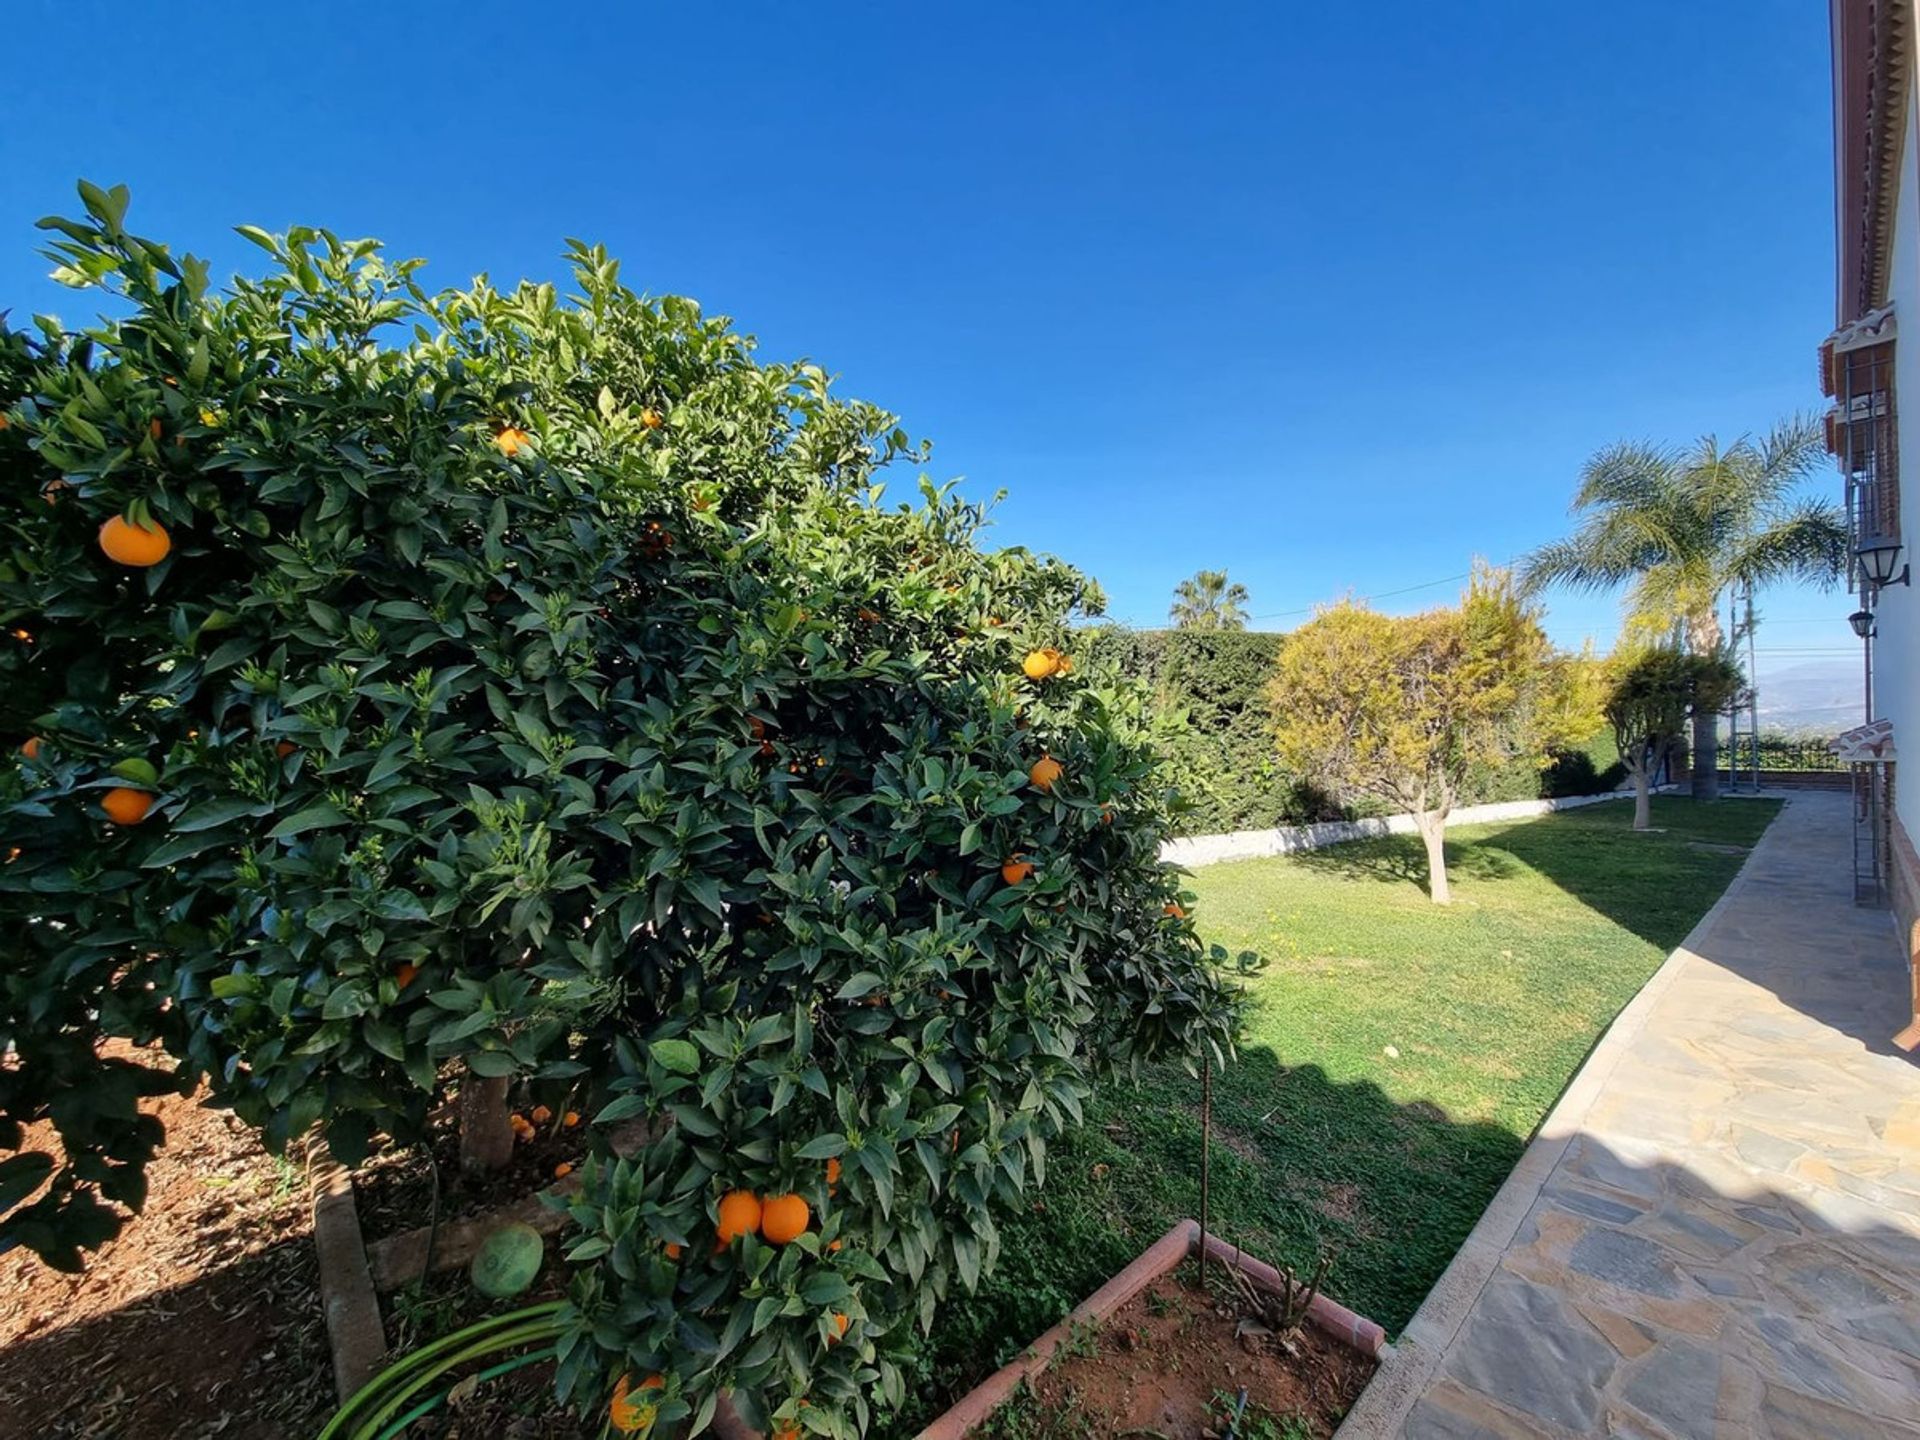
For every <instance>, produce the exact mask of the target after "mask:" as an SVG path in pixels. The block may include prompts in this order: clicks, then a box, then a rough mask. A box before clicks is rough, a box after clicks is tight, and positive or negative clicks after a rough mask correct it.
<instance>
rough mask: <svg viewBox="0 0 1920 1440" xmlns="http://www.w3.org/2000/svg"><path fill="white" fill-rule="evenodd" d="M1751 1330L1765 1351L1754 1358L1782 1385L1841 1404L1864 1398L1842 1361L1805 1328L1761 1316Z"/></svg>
mask: <svg viewBox="0 0 1920 1440" xmlns="http://www.w3.org/2000/svg"><path fill="white" fill-rule="evenodd" d="M1752 1330H1753V1333H1754V1334H1755V1335H1757V1336H1758V1337H1759V1339H1760V1342H1761V1345H1762V1347H1764V1349H1765V1351H1766V1354H1765V1355H1764V1356H1761V1355H1756V1356H1755V1359H1756V1360H1757V1361H1759V1362H1760V1363H1761V1365H1762V1368H1764V1369H1766V1370H1767V1371H1768V1373H1769V1374H1772V1375H1773V1376H1775V1377H1776V1378H1777V1379H1779V1380H1780V1381H1781V1382H1782V1383H1783V1384H1786V1385H1790V1386H1792V1387H1793V1388H1794V1389H1796V1390H1801V1391H1805V1392H1806V1393H1807V1394H1810V1395H1818V1396H1821V1397H1822V1398H1824V1399H1827V1400H1835V1401H1840V1402H1842V1403H1856V1404H1857V1403H1858V1402H1859V1401H1860V1400H1861V1399H1862V1398H1863V1397H1862V1396H1861V1395H1860V1394H1859V1392H1858V1390H1857V1388H1856V1386H1855V1385H1854V1384H1853V1382H1852V1381H1851V1379H1850V1378H1849V1377H1848V1375H1847V1374H1846V1373H1845V1371H1844V1370H1843V1369H1842V1368H1841V1364H1840V1362H1839V1361H1838V1360H1837V1359H1835V1357H1833V1356H1831V1355H1829V1354H1827V1353H1826V1351H1825V1349H1824V1348H1823V1347H1822V1346H1821V1345H1820V1344H1819V1343H1818V1341H1817V1339H1816V1338H1815V1337H1814V1336H1813V1335H1812V1334H1811V1332H1810V1331H1809V1330H1807V1329H1806V1328H1804V1327H1803V1326H1801V1325H1799V1324H1796V1323H1795V1322H1794V1321H1792V1320H1789V1319H1788V1318H1787V1317H1786V1316H1784V1315H1761V1316H1758V1317H1756V1318H1755V1319H1754V1321H1753V1322H1752Z"/></svg>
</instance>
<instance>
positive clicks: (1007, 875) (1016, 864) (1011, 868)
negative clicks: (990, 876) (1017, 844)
mask: <svg viewBox="0 0 1920 1440" xmlns="http://www.w3.org/2000/svg"><path fill="white" fill-rule="evenodd" d="M1031 874H1033V866H1032V865H1031V864H1030V863H1029V862H1028V861H1027V859H1026V857H1025V856H1022V855H1016V856H1014V857H1013V858H1012V859H1011V860H1009V861H1007V863H1006V864H1004V865H1002V866H1001V867H1000V878H1001V879H1002V880H1004V881H1005V882H1006V883H1007V884H1009V885H1018V884H1019V883H1020V882H1021V881H1023V880H1025V879H1026V878H1027V877H1028V876H1029V875H1031Z"/></svg>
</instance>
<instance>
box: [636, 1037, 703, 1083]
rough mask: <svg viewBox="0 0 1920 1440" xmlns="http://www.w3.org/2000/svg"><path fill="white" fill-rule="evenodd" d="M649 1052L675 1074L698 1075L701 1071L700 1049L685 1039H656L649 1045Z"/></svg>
mask: <svg viewBox="0 0 1920 1440" xmlns="http://www.w3.org/2000/svg"><path fill="white" fill-rule="evenodd" d="M647 1054H648V1055H649V1056H650V1057H651V1058H652V1059H653V1061H654V1062H655V1063H656V1064H657V1065H659V1067H660V1068H661V1069H662V1070H666V1071H669V1072H671V1073H672V1074H675V1075H697V1074H699V1073H700V1051H699V1050H698V1049H697V1048H696V1047H695V1046H694V1045H692V1044H691V1043H690V1042H688V1041H685V1040H656V1041H654V1042H653V1044H651V1045H649V1046H648V1047H647Z"/></svg>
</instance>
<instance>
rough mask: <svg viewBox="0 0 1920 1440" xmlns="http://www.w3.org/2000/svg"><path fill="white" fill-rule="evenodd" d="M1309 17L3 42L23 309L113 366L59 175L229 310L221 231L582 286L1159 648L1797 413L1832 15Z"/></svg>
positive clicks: (1827, 602)
mask: <svg viewBox="0 0 1920 1440" xmlns="http://www.w3.org/2000/svg"><path fill="white" fill-rule="evenodd" d="M1315 9H1316V10H1317V11H1318V12H1319V13H1314V14H1309V13H1307V7H1305V6H1297V5H1277V4H1272V3H1270V0H1269V3H1264V4H1245V5H1204V4H1203V5H1191V6H1183V7H1174V6H1168V5H1148V4H1144V3H1140V4H1132V3H1115V0H1109V3H1104V4H1088V5H1068V4H1053V5H1045V6H1031V5H1018V6H1016V5H1011V4H1007V5H1002V4H986V3H977V4H969V5H965V6H957V5H956V6H919V5H914V6H908V5H895V4H879V3H875V4H868V5H839V4H831V3H823V4H818V5H812V6H807V7H795V6H793V5H778V6H776V5H771V4H759V3H753V0H734V3H731V4H728V5H725V6H718V5H715V6H703V5H689V4H679V5H672V6H667V5H654V4H630V5H622V6H612V5H609V6H602V7H589V9H588V10H578V9H576V10H572V11H566V10H560V9H542V8H539V7H527V6H524V5H522V6H508V5H503V4H493V3H481V0H469V3H462V4H458V5H455V4H430V3H421V0H409V3H407V4H401V5H365V4H352V3H338V4H334V5H331V6H328V7H326V8H325V10H324V11H310V12H299V13H298V14H296V13H295V12H292V11H288V10H285V9H284V8H282V7H277V6H270V5H231V6H221V5H212V4H208V5H198V6H192V7H176V8H169V9H166V10H164V11H162V10H155V9H153V8H152V7H151V6H146V5H136V4H118V5H115V4H88V5H84V6H81V5H72V4H67V3H53V0H24V3H23V0H14V5H13V7H12V12H13V13H12V14H11V18H10V26H9V30H10V37H11V40H12V44H13V54H12V56H11V57H10V58H11V60H12V64H11V65H10V66H9V67H8V68H9V71H10V82H11V83H9V84H8V85H6V86H5V87H4V88H0V175H4V176H5V180H4V183H0V307H11V308H13V309H14V310H15V311H16V313H18V314H24V313H26V312H29V311H32V310H38V309H53V310H55V311H56V312H57V313H60V314H62V315H63V316H65V317H66V318H67V319H69V320H70V321H77V320H80V319H82V318H85V317H86V314H87V312H88V305H87V302H86V301H85V300H84V299H83V297H78V296H75V295H73V294H72V293H71V292H66V291H62V290H60V289H59V288H58V287H56V286H53V285H52V284H51V283H50V282H48V281H47V280H46V279H45V278H44V276H45V270H46V268H47V267H46V264H45V263H44V262H43V261H42V260H41V259H40V258H39V257H38V256H37V254H36V253H35V251H36V247H37V245H38V244H39V242H40V237H39V236H38V234H37V233H36V232H35V231H34V230H33V229H32V223H33V221H34V220H35V219H36V218H37V217H39V216H40V215H43V214H46V213H48V212H59V213H70V212H71V211H73V210H74V209H75V208H76V206H77V202H76V201H75V200H74V198H73V191H72V185H73V180H74V178H75V177H76V176H79V175H85V176H87V177H88V178H91V179H94V180H97V181H99V182H101V183H103V184H110V183H116V182H124V183H126V184H128V185H130V186H131V187H132V189H133V192H134V208H133V214H132V222H133V224H134V225H135V228H137V229H139V230H140V231H141V232H142V233H144V234H147V235H150V236H152V237H154V238H157V239H162V240H166V241H168V242H169V243H171V244H173V245H174V246H175V247H176V248H187V249H192V250H195V251H196V252H198V253H200V254H203V255H207V256H209V257H210V258H211V259H212V260H213V261H214V262H215V268H216V273H222V272H224V271H227V270H231V269H232V268H234V267H235V266H239V265H245V264H250V263H251V259H250V256H252V255H253V253H254V252H252V251H251V249H250V247H248V246H246V245H245V244H244V242H241V241H239V240H238V239H237V238H235V237H234V236H233V235H232V234H231V231H230V229H229V227H230V226H231V225H233V224H236V223H240V222H251V223H257V224H261V225H265V226H267V227H268V228H272V229H281V228H284V227H285V226H286V225H288V224H292V223H300V222H304V223H313V224H322V225H326V226H328V227H330V228H332V229H335V230H337V231H341V232H343V233H348V234H356V235H359V234H372V235H378V236H381V237H383V238H384V239H385V240H387V241H388V242H389V243H390V245H391V246H392V248H393V249H394V250H396V251H398V252H400V253H404V254H409V255H425V256H427V257H429V258H430V260H431V262H432V264H431V266H430V268H429V270H428V272H427V275H428V279H429V280H430V281H434V280H437V281H439V282H441V283H446V284H453V283H458V282H462V281H464V280H465V279H467V278H468V277H470V276H471V275H472V274H474V273H476V272H479V271H482V270H485V271H489V272H491V273H492V275H493V276H494V277H495V279H496V280H497V281H505V280H509V279H512V278H515V277H518V276H521V275H532V276H536V277H541V278H555V279H560V278H564V277H563V275H562V272H561V269H560V266H559V263H558V260H557V255H558V252H559V247H560V241H561V237H563V236H566V235H579V236H582V237H585V238H588V239H593V240H600V241H603V242H604V243H606V244H607V245H608V246H609V247H610V248H611V249H612V250H613V251H614V252H615V253H616V254H618V255H620V256H621V257H623V259H624V261H625V268H624V270H623V274H624V276H625V278H626V279H627V280H628V281H629V283H631V284H633V285H635V286H636V287H640V288H646V289H651V290H655V291H678V292H681V293H685V294H690V295H693V296H695V297H697V298H698V299H700V300H701V302H702V303H703V304H704V305H705V306H706V307H707V308H708V309H709V310H710V311H715V312H720V313H725V314H730V315H733V316H736V317H737V318H738V320H739V321H740V323H741V325H742V326H743V328H746V329H748V330H750V331H752V332H754V333H756V334H758V335H759V337H760V338H761V341H762V345H763V349H764V350H765V352H766V353H768V354H770V355H776V356H782V357H786V356H796V355H802V354H804V355H806V356H809V357H811V358H813V359H815V360H817V361H819V362H820V363H822V364H823V365H825V366H826V367H827V368H828V369H829V370H831V371H834V372H836V373H837V374H839V375H840V376H842V377H843V378H842V385H843V388H844V389H846V390H847V391H848V392H849V393H852V394H857V395H860V396H863V397H865V398H869V399H872V400H876V401H879V402H881V403H883V404H886V405H888V406H889V407H891V408H893V409H895V410H897V411H899V412H900V413H901V414H902V416H903V417H904V419H905V421H906V423H907V425H908V428H909V429H910V430H912V431H913V432H914V433H915V434H917V435H924V436H928V437H930V438H931V439H932V440H933V441H934V442H935V444H934V456H933V464H932V467H931V468H932V473H934V474H935V475H936V476H938V477H941V478H948V477H952V476H964V477H965V482H966V488H967V489H968V490H969V492H970V493H974V494H977V495H981V496H985V495H987V494H990V493H991V492H992V491H994V490H995V489H1001V488H1004V489H1005V490H1007V491H1008V492H1009V493H1008V499H1007V500H1006V502H1005V504H1004V505H1003V506H1002V508H1001V509H1000V511H999V527H998V531H997V537H996V538H997V539H998V540H999V541H1001V542H1002V543H1021V544H1027V545H1031V546H1034V547H1035V548H1039V549H1046V550H1051V551H1053V552H1055V553H1058V554H1060V555H1063V556H1065V557H1067V558H1068V559H1070V560H1073V561H1074V562H1076V563H1078V564H1080V565H1081V566H1082V567H1084V568H1085V569H1087V570H1088V571H1090V572H1091V573H1093V574H1094V575H1096V576H1097V577H1098V578H1099V579H1100V580H1101V581H1102V583H1103V584H1104V585H1105V586H1106V588H1107V590H1108V593H1109V595H1110V597H1111V601H1112V609H1113V612H1114V613H1115V614H1116V615H1118V616H1120V617H1122V618H1124V619H1127V620H1130V621H1133V622H1136V623H1143V624H1152V623H1158V622H1160V621H1161V620H1162V619H1163V618H1164V616H1165V610H1166V605H1167V601H1168V597H1169V594H1170V592H1171V590H1172V588H1173V586H1174V584H1175V582H1177V581H1178V580H1179V579H1180V578H1181V577H1183V576H1185V575H1188V574H1190V573H1191V572H1192V571H1194V570H1195V569H1197V568H1200V567H1202V566H1208V567H1216V568H1217V567H1221V566H1224V567H1226V568H1228V569H1229V570H1230V571H1231V573H1232V575H1233V577H1234V578H1235V579H1237V580H1240V581H1242V582H1243V583H1245V584H1246V585H1247V586H1248V588H1249V589H1250V590H1251V592H1252V596H1253V607H1252V608H1253V611H1254V613H1255V614H1256V615H1257V616H1260V617H1263V618H1262V620H1261V621H1260V623H1261V624H1262V625H1263V626H1264V627H1272V628H1281V627H1284V626H1287V625H1290V624H1292V623H1295V620H1296V619H1297V618H1298V612H1300V611H1302V610H1303V609H1305V608H1306V607H1308V606H1311V605H1312V604H1313V603H1315V602H1316V601H1321V600H1325V599H1329V598H1332V597H1335V596H1338V595H1340V594H1342V593H1345V592H1352V593H1356V594H1362V595H1367V594H1374V593H1378V592H1383V591H1389V590H1399V589H1401V588H1402V587H1405V586H1409V585H1415V584H1418V583H1420V582H1425V581H1432V580H1437V579H1439V578H1441V577H1448V576H1453V575H1457V574H1458V573H1460V572H1462V571H1464V570H1465V569H1466V568H1467V565H1468V562H1469V560H1470V559H1471V557H1472V556H1474V555H1476V554H1478V555H1484V556H1488V557H1490V558H1492V559H1494V560H1496V561H1500V560H1505V559H1507V558H1508V557H1510V556H1512V555H1514V554H1517V553H1520V552H1522V551H1524V550H1526V549H1527V548H1528V547H1530V546H1532V545H1535V544H1537V543H1539V542H1540V541H1542V540H1545V539H1548V538H1551V537H1552V536H1554V535H1555V534H1556V533H1558V532H1560V531H1561V530H1562V529H1563V528H1564V526H1565V524H1566V519H1565V506H1566V500H1567V497H1568V495H1569V494H1570V492H1571V488H1572V485H1573V480H1574V476H1575V473H1576V471H1577V469H1578V467H1579V465H1580V462H1581V461H1582V459H1583V458H1584V457H1585V456H1586V455H1587V454H1589V453H1590V452H1591V451H1592V450H1593V449H1595V448H1596V447H1598V446H1600V445H1603V444H1605V443H1607V442H1608V441H1610V440H1614V439H1617V438H1652V439H1664V440H1684V439H1687V438H1689V437H1692V436H1694V435H1696V434H1699V433H1702V432H1706V431H1714V432H1717V433H1719V434H1720V435H1722V436H1723V437H1731V436H1733V435H1736V434H1738V433H1740V432H1742V431H1744V430H1749V429H1755V428H1763V427H1765V426H1766V425H1767V424H1768V423H1769V422H1770V421H1772V420H1773V419H1774V418H1775V417H1777V416H1779V415H1782V414H1784V413H1786V412H1789V411H1792V410H1794V409H1796V408H1810V407H1814V406H1816V405H1817V404H1819V403H1820V402H1819V395H1818V392H1817V389H1816V386H1815V370H1814V357H1813V352H1814V347H1815V345H1816V344H1817V342H1818V341H1819V340H1820V338H1821V337H1822V336H1823V335H1824V334H1825V333H1826V332H1827V330H1828V329H1829V328H1830V326H1831V318H1832V273H1831V271H1832V218H1831V217H1832V200H1831V175H1832V164H1831V158H1830V152H1829V144H1830V141H1829V125H1830V123H1831V122H1830V115H1831V110H1830V102H1829V99H1828V78H1827V22H1826V7H1825V6H1824V5H1820V4H1816V3H1808V0H1710V3H1709V0H1692V3H1688V4H1685V5H1676V4H1673V3H1672V0H1612V3H1609V4H1607V5H1604V6H1564V5H1538V4H1524V3H1520V0H1498V3H1496V0H1488V3H1484V4H1475V5H1453V6H1435V5H1431V4H1412V3H1402V0H1373V3H1369V4H1366V5H1327V6H1320V7H1315ZM593 11H604V12H606V14H605V15H604V16H602V15H596V14H593V13H592V12H593ZM616 15H617V18H616ZM162 16H164V17H165V18H164V20H162V19H161V18H160V17H162ZM909 478H910V477H907V476H902V477H901V480H902V481H903V482H905V481H906V480H908V479H909ZM1457 588H1458V587H1457V585H1455V584H1452V583H1448V584H1444V585H1438V586H1432V587H1429V588H1426V589H1423V590H1418V591H1414V592H1412V593H1409V594H1405V595H1402V596H1399V597H1396V598H1392V599H1385V600H1383V601H1382V602H1381V603H1382V605H1383V606H1384V607H1386V608H1414V607H1417V606H1419V605H1422V604H1427V603H1433V602H1437V601H1441V600H1445V599H1448V598H1450V597H1451V595H1452V593H1453V592H1454V591H1455V590H1456V589H1457ZM1764 608H1765V611H1766V614H1767V616H1768V620H1769V624H1768V627H1767V628H1766V629H1765V630H1764V631H1763V633H1762V639H1761V643H1762V648H1763V650H1764V651H1766V652H1768V653H1767V654H1766V655H1764V656H1763V665H1762V670H1763V675H1764V673H1765V671H1766V670H1767V669H1770V668H1773V667H1775V666H1779V665H1785V664H1794V663H1799V662H1800V661H1802V660H1804V659H1810V658H1816V657H1815V656H1814V655H1813V654H1811V653H1804V654H1803V653H1802V652H1822V653H1824V652H1827V651H1831V652H1832V653H1833V656H1834V657H1835V658H1836V659H1838V658H1849V659H1850V658H1854V657H1856V656H1857V650H1856V649H1855V647H1856V645H1857V642H1856V641H1854V640H1853V638H1852V636H1851V634H1850V633H1849V632H1848V631H1847V629H1846V626H1845V623H1844V621H1843V620H1841V619H1840V618H1839V617H1841V616H1843V615H1844V614H1845V613H1846V611H1847V610H1849V609H1851V608H1852V607H1851V605H1850V604H1849V603H1848V600H1847V597H1846V596H1845V595H1843V594H1839V593H1830V594H1827V595H1824V596H1822V595H1818V594H1803V593H1796V592H1787V591H1782V592H1777V593H1775V594H1774V595H1772V596H1771V597H1770V598H1769V600H1768V601H1767V603H1766V605H1765V607H1764ZM1616 617H1617V610H1616V607H1615V604H1614V603H1613V602H1612V601H1611V600H1608V599H1594V598H1580V597H1571V596H1559V597H1555V598H1554V600H1553V602H1552V607H1551V613H1550V617H1549V626H1550V629H1551V630H1552V632H1553V634H1554V636H1555V638H1556V639H1558V640H1561V641H1563V642H1566V643H1577V642H1578V641H1579V640H1580V639H1581V638H1582V637H1583V636H1586V635H1593V636H1595V637H1596V638H1597V639H1599V640H1600V641H1601V643H1602V644H1605V643H1607V642H1608V641H1609V640H1610V639H1611V636H1612V631H1613V628H1614V624H1615V620H1616Z"/></svg>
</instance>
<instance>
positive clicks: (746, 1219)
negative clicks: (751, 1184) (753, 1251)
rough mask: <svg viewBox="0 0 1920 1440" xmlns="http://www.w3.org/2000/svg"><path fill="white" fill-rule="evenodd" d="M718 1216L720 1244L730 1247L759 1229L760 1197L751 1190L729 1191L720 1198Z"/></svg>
mask: <svg viewBox="0 0 1920 1440" xmlns="http://www.w3.org/2000/svg"><path fill="white" fill-rule="evenodd" d="M719 1214H720V1225H719V1236H720V1243H721V1244H722V1245H731V1244H732V1243H733V1242H734V1241H735V1240H738V1239H739V1238H740V1237H741V1236H742V1235H751V1234H752V1233H753V1232H754V1231H756V1230H758V1229H759V1228H760V1218H761V1205H760V1197H759V1196H758V1195H755V1194H754V1193H753V1192H752V1191H751V1190H729V1191H728V1192H727V1193H726V1194H725V1195H722V1196H721V1197H720V1212H719Z"/></svg>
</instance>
